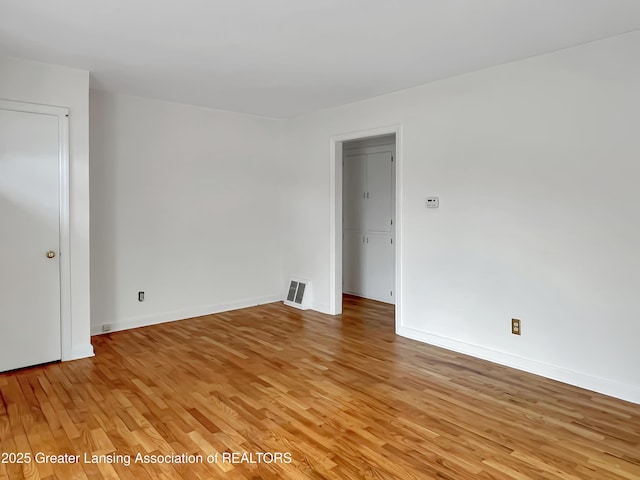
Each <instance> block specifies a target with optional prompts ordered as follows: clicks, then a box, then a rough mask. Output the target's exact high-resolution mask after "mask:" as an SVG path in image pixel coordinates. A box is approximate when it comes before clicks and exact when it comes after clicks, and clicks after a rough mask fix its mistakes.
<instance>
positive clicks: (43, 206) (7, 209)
mask: <svg viewBox="0 0 640 480" xmlns="http://www.w3.org/2000/svg"><path fill="white" fill-rule="evenodd" d="M58 128H59V126H58V117H57V116H53V115H45V114H39V113H27V112H18V111H13V110H5V109H2V108H0V222H1V224H0V225H1V229H2V230H1V231H2V236H1V242H2V243H1V248H0V266H1V270H0V371H7V370H12V369H16V368H21V367H27V366H31V365H36V364H40V363H45V362H51V361H54V360H60V358H61V344H60V270H59V250H60V249H59V228H60V227H59V211H60V210H59V194H58V178H59V173H58V172H59V151H60V150H59V144H58V142H59V131H58ZM47 252H51V253H49V256H50V257H51V258H48V256H47Z"/></svg>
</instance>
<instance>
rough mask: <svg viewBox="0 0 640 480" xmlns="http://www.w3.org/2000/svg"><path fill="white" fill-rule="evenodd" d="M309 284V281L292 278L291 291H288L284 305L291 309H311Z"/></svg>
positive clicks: (290, 282)
mask: <svg viewBox="0 0 640 480" xmlns="http://www.w3.org/2000/svg"><path fill="white" fill-rule="evenodd" d="M308 298H309V282H308V281H307V280H303V279H299V278H292V279H291V280H290V281H289V289H288V291H287V295H286V300H285V301H284V303H285V304H286V305H289V306H291V307H296V308H301V309H303V310H306V309H308V308H309V300H308Z"/></svg>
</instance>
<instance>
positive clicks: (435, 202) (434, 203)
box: [426, 197, 440, 208]
mask: <svg viewBox="0 0 640 480" xmlns="http://www.w3.org/2000/svg"><path fill="white" fill-rule="evenodd" d="M426 203H427V208H438V207H439V206H440V199H439V198H438V197H427V201H426Z"/></svg>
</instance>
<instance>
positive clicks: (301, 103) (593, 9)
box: [0, 0, 640, 118]
mask: <svg viewBox="0 0 640 480" xmlns="http://www.w3.org/2000/svg"><path fill="white" fill-rule="evenodd" d="M638 28H640V0H315V1H309V0H269V1H266V0H55V1H43V0H0V54H2V55H9V56H15V57H22V58H27V59H33V60H39V61H43V62H48V63H55V64H61V65H68V66H72V67H77V68H82V69H85V70H90V71H91V72H92V77H91V82H92V84H91V85H92V88H96V89H101V90H108V91H114V92H120V93H126V94H132V95H140V96H147V97H153V98H159V99H165V100H171V101H176V102H182V103H189V104H194V105H203V106H208V107H213V108H220V109H225V110H232V111H237V112H245V113H253V114H257V115H265V116H270V117H278V118H286V117H292V116H296V115H300V114H302V113H305V112H309V111H313V110H318V109H321V108H326V107H331V106H335V105H339V104H343V103H348V102H354V101H357V100H362V99H365V98H369V97H373V96H376V95H380V94H383V93H388V92H392V91H396V90H400V89H403V88H407V87H411V86H415V85H420V84H423V83H427V82H429V81H433V80H437V79H441V78H445V77H449V76H453V75H457V74H460V73H465V72H470V71H473V70H477V69H481V68H485V67H488V66H492V65H497V64H500V63H505V62H509V61H513V60H517V59H521V58H525V57H529V56H532V55H537V54H541V53H545V52H550V51H554V50H558V49H562V48H565V47H569V46H573V45H577V44H580V43H585V42H589V41H592V40H598V39H601V38H605V37H609V36H613V35H618V34H621V33H624V32H628V31H631V30H636V29H638ZM0 74H1V72H0Z"/></svg>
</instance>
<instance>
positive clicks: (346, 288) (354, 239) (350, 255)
mask: <svg viewBox="0 0 640 480" xmlns="http://www.w3.org/2000/svg"><path fill="white" fill-rule="evenodd" d="M363 239H364V235H363V233H362V232H361V231H360V230H344V231H343V240H342V291H343V292H345V293H351V294H353V295H364V293H365V290H364V281H365V279H366V276H367V275H366V272H365V248H364V247H365V245H364V242H363Z"/></svg>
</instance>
